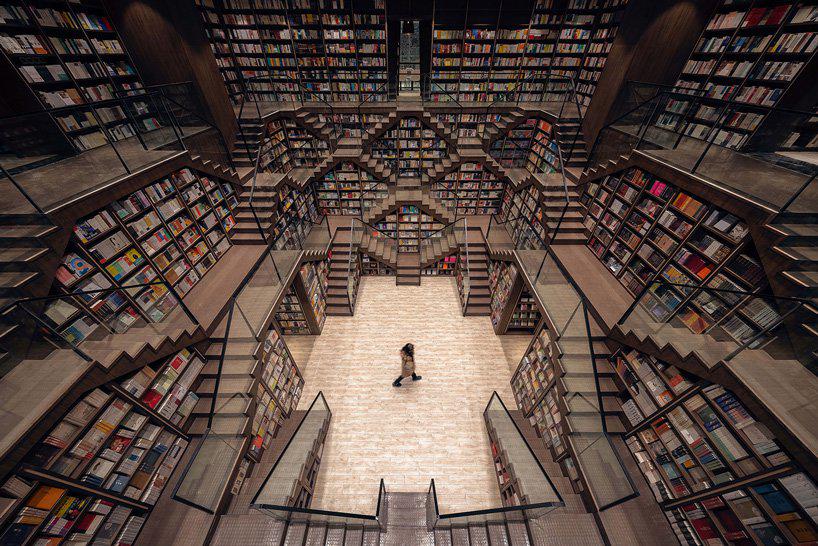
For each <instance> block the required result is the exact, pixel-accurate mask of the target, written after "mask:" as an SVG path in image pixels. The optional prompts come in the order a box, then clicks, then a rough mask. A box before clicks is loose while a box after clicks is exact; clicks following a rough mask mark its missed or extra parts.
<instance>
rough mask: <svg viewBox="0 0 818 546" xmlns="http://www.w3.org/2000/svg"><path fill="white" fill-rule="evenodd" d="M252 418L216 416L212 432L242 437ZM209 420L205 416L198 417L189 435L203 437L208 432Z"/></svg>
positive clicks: (194, 420)
mask: <svg viewBox="0 0 818 546" xmlns="http://www.w3.org/2000/svg"><path fill="white" fill-rule="evenodd" d="M249 421H250V418H249V417H247V416H243V415H242V416H225V415H215V416H214V417H213V424H212V426H211V430H212V431H213V432H215V433H216V434H235V435H241V434H244V433H245V432H246V429H247V426H248V424H249ZM207 422H208V418H207V417H205V416H201V417H196V418H194V419H193V423H192V424H191V425H190V429H189V430H188V434H190V435H192V436H201V435H202V434H204V433H205V432H207Z"/></svg>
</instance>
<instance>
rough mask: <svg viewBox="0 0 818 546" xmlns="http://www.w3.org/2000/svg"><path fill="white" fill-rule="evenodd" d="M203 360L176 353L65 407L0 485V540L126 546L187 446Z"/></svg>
mask: <svg viewBox="0 0 818 546" xmlns="http://www.w3.org/2000/svg"><path fill="white" fill-rule="evenodd" d="M204 364H205V362H204V359H203V358H202V356H201V355H200V354H199V353H197V352H195V351H190V350H187V349H185V350H182V351H180V352H179V353H177V354H175V355H173V356H172V357H169V358H167V359H164V360H161V361H159V362H157V363H155V364H154V365H151V366H147V367H145V368H143V369H142V370H140V371H138V372H137V373H135V374H133V375H131V376H130V377H127V378H126V379H124V380H122V381H119V382H111V383H108V384H106V385H103V386H101V387H99V388H96V389H94V390H92V391H91V392H89V393H88V394H86V395H85V396H84V397H83V398H82V399H80V400H79V401H78V402H77V403H75V404H74V405H73V406H72V407H71V408H70V409H69V410H68V412H67V413H66V414H65V415H64V416H63V418H62V420H60V421H59V422H58V423H57V425H56V426H55V427H54V428H52V429H51V431H50V432H48V434H46V435H45V436H44V437H43V438H42V440H40V441H39V442H38V443H37V444H36V445H35V446H34V447H33V448H32V449H31V450H30V452H29V453H28V454H27V455H26V457H25V458H24V459H23V461H22V462H21V464H20V465H19V466H18V467H17V468H16V469H15V471H14V473H13V474H12V475H11V477H10V478H9V479H8V480H7V481H6V482H5V483H4V484H3V485H2V486H0V500H1V501H2V503H3V506H4V510H3V511H2V512H0V525H1V526H2V527H0V528H1V529H2V531H0V542H2V543H3V544H25V543H31V544H35V543H44V544H45V543H47V544H59V543H72V544H73V543H90V542H95V543H97V542H99V543H108V544H132V543H133V542H134V539H135V538H136V536H137V534H138V533H139V530H140V528H141V526H142V524H143V523H144V520H145V519H146V518H147V517H148V516H149V515H150V513H151V510H152V508H153V506H154V505H155V504H156V502H157V500H158V499H159V496H160V495H161V493H162V491H163V490H164V487H165V485H166V484H167V482H168V480H169V478H170V476H171V474H172V473H173V471H174V470H175V468H176V467H177V465H178V463H179V461H180V459H181V457H182V455H183V454H184V451H185V448H186V447H187V445H188V442H189V438H188V437H187V435H186V434H185V433H184V432H183V430H184V426H185V422H186V421H187V420H188V418H189V416H190V414H191V412H192V410H193V407H194V406H195V404H196V401H197V397H196V395H195V394H194V393H192V392H191V387H192V385H193V384H194V382H195V381H196V379H197V378H198V375H199V373H200V372H201V370H202V368H203V367H204Z"/></svg>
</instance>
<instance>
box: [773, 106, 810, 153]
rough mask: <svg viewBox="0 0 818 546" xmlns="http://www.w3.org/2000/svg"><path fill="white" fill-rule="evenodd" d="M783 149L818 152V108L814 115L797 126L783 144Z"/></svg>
mask: <svg viewBox="0 0 818 546" xmlns="http://www.w3.org/2000/svg"><path fill="white" fill-rule="evenodd" d="M781 148H783V149H784V150H787V149H796V150H810V151H815V150H818V107H815V108H813V109H812V115H810V116H809V117H806V118H805V119H803V120H802V121H801V123H799V124H798V125H796V127H795V128H794V129H793V131H792V133H790V135H789V136H788V137H787V139H786V140H785V141H784V142H783V143H782V145H781Z"/></svg>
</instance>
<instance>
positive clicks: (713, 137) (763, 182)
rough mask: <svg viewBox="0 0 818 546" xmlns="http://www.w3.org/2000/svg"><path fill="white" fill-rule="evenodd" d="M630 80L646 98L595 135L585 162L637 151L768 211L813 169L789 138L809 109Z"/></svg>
mask: <svg viewBox="0 0 818 546" xmlns="http://www.w3.org/2000/svg"><path fill="white" fill-rule="evenodd" d="M629 83H630V87H631V88H632V89H638V90H639V91H638V92H639V96H641V97H645V96H651V95H652V98H650V99H649V100H647V101H646V102H643V103H641V104H638V106H636V107H634V108H633V109H632V110H631V111H628V112H626V113H625V114H624V115H622V116H620V117H619V118H617V119H616V120H615V121H613V122H612V123H610V124H608V125H607V126H606V127H605V128H604V129H603V130H602V131H601V132H600V135H599V137H598V138H597V142H596V144H595V145H594V147H593V148H592V153H591V158H592V160H591V161H590V162H589V165H597V164H599V162H600V161H602V160H605V159H615V158H616V157H617V156H618V155H621V154H623V153H629V152H630V150H633V149H636V150H644V151H645V152H646V153H648V154H649V155H651V156H653V157H656V158H658V159H660V160H662V161H665V162H667V163H669V164H671V165H674V166H676V167H678V168H680V169H682V170H685V171H687V172H690V173H694V174H698V175H700V176H702V177H704V178H707V179H708V180H710V181H713V182H714V183H716V184H718V185H720V186H722V187H724V188H725V189H727V190H729V191H732V192H736V193H738V194H740V195H741V196H743V197H745V198H748V199H750V200H752V201H754V202H757V203H760V204H762V205H765V206H768V207H770V208H773V209H775V210H778V209H780V208H782V207H783V206H784V205H786V204H787V202H788V201H790V199H791V198H792V196H794V195H796V194H798V193H799V190H800V189H801V188H803V187H804V186H805V185H806V184H807V183H808V181H809V180H810V179H811V178H813V177H814V176H815V174H816V172H818V166H816V165H815V163H814V161H812V159H811V156H812V155H814V151H813V150H810V149H809V148H806V147H805V146H804V145H803V144H799V142H800V141H799V140H798V139H795V140H793V139H792V138H791V137H790V135H793V134H797V133H798V130H799V128H800V127H802V126H804V125H805V124H807V123H808V122H809V120H810V119H811V118H812V117H813V116H814V115H815V114H814V113H813V112H807V111H798V110H791V109H784V108H778V107H774V106H766V105H763V104H754V103H748V102H742V101H741V100H739V98H738V97H730V96H728V97H727V99H725V100H722V99H715V98H712V97H709V96H704V95H703V93H702V92H699V91H691V90H688V89H684V88H678V87H667V86H660V85H655V84H645V83H640V82H629ZM631 93H636V91H631ZM748 173H751V174H752V175H750V174H748ZM770 180H774V181H775V186H776V191H773V192H771V191H769V184H770ZM813 210H815V209H813Z"/></svg>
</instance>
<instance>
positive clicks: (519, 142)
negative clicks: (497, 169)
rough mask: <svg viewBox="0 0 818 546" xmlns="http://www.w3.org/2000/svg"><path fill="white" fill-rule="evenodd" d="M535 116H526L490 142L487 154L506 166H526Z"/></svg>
mask: <svg viewBox="0 0 818 546" xmlns="http://www.w3.org/2000/svg"><path fill="white" fill-rule="evenodd" d="M537 123H538V119H537V118H528V119H526V120H525V121H524V122H523V123H521V124H520V125H518V126H517V127H514V128H512V129H510V130H509V131H508V132H507V133H506V134H505V135H503V137H502V138H498V139H496V140H495V141H494V142H492V143H491V148H490V149H489V154H490V155H491V157H493V158H494V159H495V160H497V161H498V162H499V163H500V165H502V166H503V167H506V168H528V165H529V161H528V160H529V157H530V156H531V153H530V149H531V144H532V139H533V138H534V134H535V132H537Z"/></svg>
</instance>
